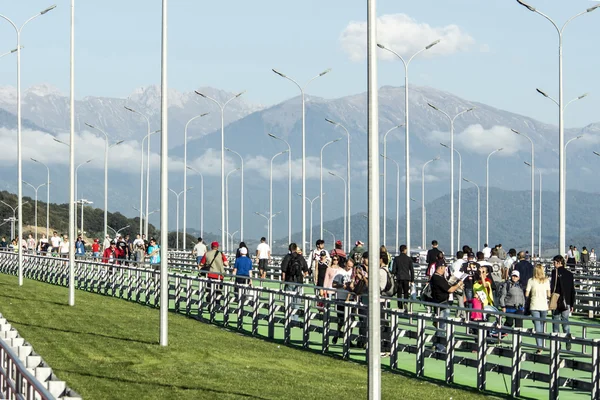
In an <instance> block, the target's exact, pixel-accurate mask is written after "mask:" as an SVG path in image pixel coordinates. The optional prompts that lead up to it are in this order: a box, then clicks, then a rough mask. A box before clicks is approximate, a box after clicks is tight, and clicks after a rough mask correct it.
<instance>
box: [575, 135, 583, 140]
mask: <svg viewBox="0 0 600 400" xmlns="http://www.w3.org/2000/svg"><path fill="white" fill-rule="evenodd" d="M582 137H583V135H579V136H577V137H576V138H575V139H581V138H582Z"/></svg>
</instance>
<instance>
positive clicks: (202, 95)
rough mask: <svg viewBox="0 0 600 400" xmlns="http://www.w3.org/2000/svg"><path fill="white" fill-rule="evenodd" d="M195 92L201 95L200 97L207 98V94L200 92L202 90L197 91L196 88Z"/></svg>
mask: <svg viewBox="0 0 600 400" xmlns="http://www.w3.org/2000/svg"><path fill="white" fill-rule="evenodd" d="M194 93H196V94H197V95H198V96H200V97H204V98H206V95H205V94H204V93H200V92H199V91H197V90H194Z"/></svg>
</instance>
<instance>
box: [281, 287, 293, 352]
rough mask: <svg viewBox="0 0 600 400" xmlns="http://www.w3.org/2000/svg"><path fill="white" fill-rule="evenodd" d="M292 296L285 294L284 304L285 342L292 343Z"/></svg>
mask: <svg viewBox="0 0 600 400" xmlns="http://www.w3.org/2000/svg"><path fill="white" fill-rule="evenodd" d="M291 300H292V298H291V296H290V295H289V294H288V293H284V295H283V304H284V308H285V313H284V315H285V319H284V321H283V342H284V343H285V344H289V343H290V336H291V322H292V301H291Z"/></svg>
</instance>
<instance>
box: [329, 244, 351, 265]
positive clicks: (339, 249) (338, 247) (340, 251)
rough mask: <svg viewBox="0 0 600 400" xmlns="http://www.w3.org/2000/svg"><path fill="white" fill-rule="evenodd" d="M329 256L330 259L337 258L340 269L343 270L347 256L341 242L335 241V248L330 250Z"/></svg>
mask: <svg viewBox="0 0 600 400" xmlns="http://www.w3.org/2000/svg"><path fill="white" fill-rule="evenodd" d="M330 256H331V257H333V256H338V257H339V261H340V267H342V268H344V266H345V265H346V260H347V259H348V256H347V255H346V252H345V251H344V248H343V246H342V241H341V240H337V241H336V242H335V248H334V249H333V250H331V252H330Z"/></svg>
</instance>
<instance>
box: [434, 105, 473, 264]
mask: <svg viewBox="0 0 600 400" xmlns="http://www.w3.org/2000/svg"><path fill="white" fill-rule="evenodd" d="M427 105H428V106H429V107H431V108H433V109H434V110H436V111H438V112H440V113H441V114H442V115H444V116H445V117H446V118H448V121H450V254H451V255H452V257H454V254H455V253H454V120H456V118H458V117H459V116H461V115H463V114H464V113H467V112H469V111H473V110H474V109H475V107H471V108H468V109H466V110H463V111H461V112H459V113H458V114H456V115H455V116H454V117H451V116H450V114H448V113H447V112H445V111H443V110H440V109H439V108H437V107H436V106H434V105H433V104H431V103H427Z"/></svg>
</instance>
